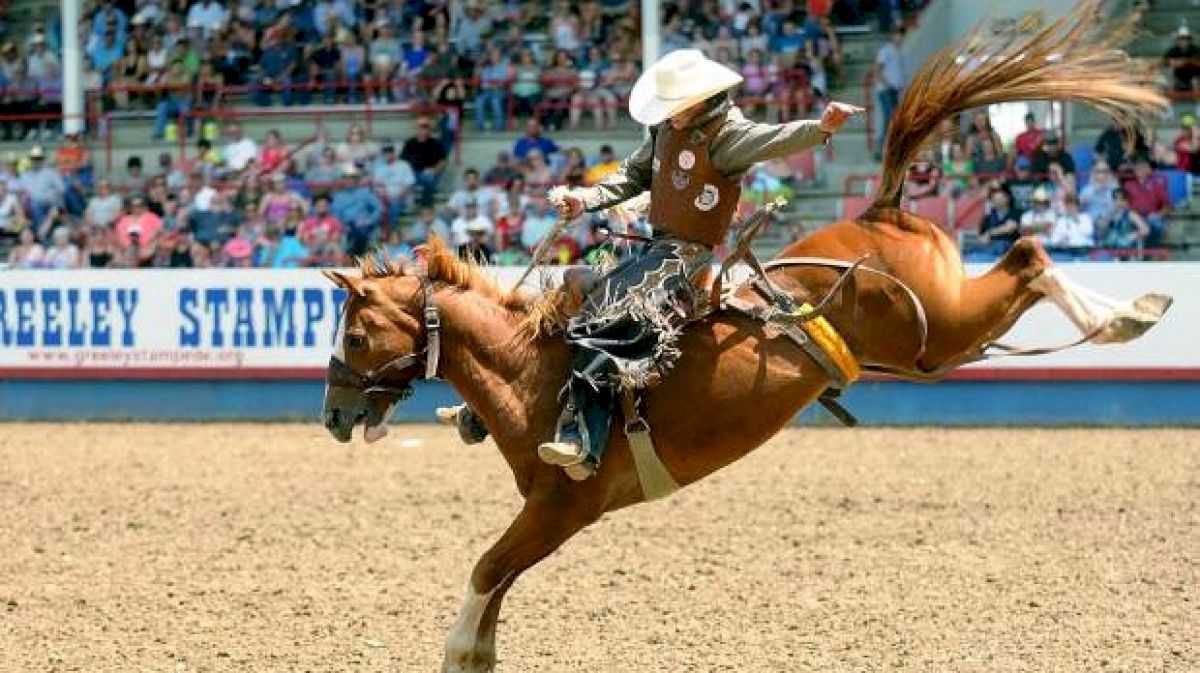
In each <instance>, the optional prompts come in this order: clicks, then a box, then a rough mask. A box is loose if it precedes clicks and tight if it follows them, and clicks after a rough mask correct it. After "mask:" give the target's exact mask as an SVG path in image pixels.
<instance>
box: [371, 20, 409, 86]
mask: <svg viewBox="0 0 1200 673" xmlns="http://www.w3.org/2000/svg"><path fill="white" fill-rule="evenodd" d="M367 54H368V56H369V58H370V59H371V78H372V79H373V80H374V81H375V86H374V87H373V88H374V95H375V102H376V103H391V102H394V101H395V100H397V97H396V92H395V90H393V88H392V81H393V80H394V79H396V77H397V75H399V74H400V64H401V62H402V61H401V57H402V56H403V54H402V52H401V50H400V40H399V39H398V38H397V37H396V33H395V31H394V30H393V29H392V25H391V24H390V23H388V20H387V19H386V18H380V19H376V21H375V36H374V37H373V38H372V39H371V44H370V45H369V46H368V48H367Z"/></svg>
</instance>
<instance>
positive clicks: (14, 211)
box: [0, 180, 29, 244]
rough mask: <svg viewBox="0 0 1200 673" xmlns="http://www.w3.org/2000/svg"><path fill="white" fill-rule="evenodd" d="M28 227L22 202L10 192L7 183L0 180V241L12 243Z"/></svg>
mask: <svg viewBox="0 0 1200 673" xmlns="http://www.w3.org/2000/svg"><path fill="white" fill-rule="evenodd" d="M28 225H29V221H28V218H26V216H25V208H24V207H23V206H22V205H21V200H20V199H19V198H17V195H16V194H14V193H13V192H11V191H9V190H8V182H7V181H5V180H0V241H3V242H4V243H6V244H7V243H11V242H12V241H13V240H15V239H16V238H17V237H18V235H19V234H20V233H21V231H23V230H24V229H25V228H26V227H27V226H28Z"/></svg>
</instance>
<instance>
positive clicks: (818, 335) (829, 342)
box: [796, 303, 859, 384]
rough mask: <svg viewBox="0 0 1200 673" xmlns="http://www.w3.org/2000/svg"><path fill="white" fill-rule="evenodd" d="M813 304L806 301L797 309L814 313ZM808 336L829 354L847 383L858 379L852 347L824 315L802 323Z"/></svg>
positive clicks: (800, 312)
mask: <svg viewBox="0 0 1200 673" xmlns="http://www.w3.org/2000/svg"><path fill="white" fill-rule="evenodd" d="M812 310H813V307H812V304H809V303H804V304H802V305H801V306H800V308H799V309H798V310H797V311H796V312H797V313H799V314H800V315H806V314H808V313H812ZM801 327H803V328H804V331H805V333H807V334H808V338H810V339H812V340H813V341H814V342H815V343H816V344H817V345H818V346H820V347H821V350H823V351H825V352H826V353H828V354H829V357H830V358H831V359H832V360H833V362H834V364H836V365H837V367H838V369H840V370H841V371H842V376H844V377H845V378H846V383H847V384H851V383H854V382H855V381H857V380H858V375H859V369H858V360H855V359H854V355H853V354H852V353H851V352H850V347H849V346H847V345H846V342H845V340H843V339H842V335H840V334H838V331H837V330H836V329H834V327H833V325H831V324H830V323H829V321H828V320H826V319H825V318H824V316H818V317H817V318H815V319H813V320H809V321H808V322H806V323H801Z"/></svg>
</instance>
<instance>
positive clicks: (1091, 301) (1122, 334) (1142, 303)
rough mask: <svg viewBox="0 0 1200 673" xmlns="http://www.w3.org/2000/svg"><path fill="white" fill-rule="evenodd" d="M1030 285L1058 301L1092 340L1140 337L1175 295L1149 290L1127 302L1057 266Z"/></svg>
mask: <svg viewBox="0 0 1200 673" xmlns="http://www.w3.org/2000/svg"><path fill="white" fill-rule="evenodd" d="M1030 287H1031V288H1033V289H1035V290H1037V291H1038V292H1040V293H1042V294H1043V295H1045V296H1046V298H1048V299H1049V300H1050V301H1052V302H1054V304H1055V305H1057V306H1058V307H1059V308H1060V309H1061V310H1062V312H1063V313H1064V314H1066V316H1067V317H1068V318H1069V319H1070V320H1071V322H1073V323H1075V326H1076V327H1077V328H1078V329H1079V332H1080V333H1081V334H1082V335H1084V336H1086V337H1088V341H1091V342H1092V343H1098V344H1106V343H1124V342H1126V341H1132V340H1134V339H1136V338H1138V337H1140V336H1141V335H1143V334H1145V333H1146V331H1147V330H1149V329H1150V328H1151V327H1153V326H1154V325H1155V324H1157V323H1158V321H1159V320H1160V319H1161V318H1162V316H1163V314H1164V313H1166V312H1167V309H1168V308H1170V307H1171V298H1170V297H1168V296H1166V295H1162V294H1146V295H1142V296H1141V297H1138V298H1137V299H1135V300H1133V301H1125V302H1122V301H1118V300H1115V299H1112V298H1109V297H1106V296H1104V295H1102V294H1100V293H1099V292H1095V291H1093V290H1089V289H1087V288H1086V287H1083V286H1082V285H1079V284H1077V283H1075V282H1074V281H1072V280H1071V279H1070V278H1067V275H1066V274H1065V273H1063V271H1062V270H1061V269H1058V268H1053V267H1052V268H1049V269H1046V271H1045V272H1043V273H1042V274H1041V275H1039V276H1038V277H1037V278H1035V279H1034V280H1033V282H1032V283H1030Z"/></svg>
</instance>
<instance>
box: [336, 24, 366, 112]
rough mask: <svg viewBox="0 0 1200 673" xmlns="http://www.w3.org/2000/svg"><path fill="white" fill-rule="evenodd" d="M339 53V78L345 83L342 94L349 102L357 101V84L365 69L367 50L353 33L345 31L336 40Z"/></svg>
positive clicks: (361, 78) (360, 80) (361, 79)
mask: <svg viewBox="0 0 1200 673" xmlns="http://www.w3.org/2000/svg"><path fill="white" fill-rule="evenodd" d="M338 45H339V46H338V52H339V53H340V54H341V79H342V80H343V81H344V82H345V83H346V87H345V88H344V89H343V94H344V96H345V98H346V100H347V102H350V103H357V102H358V84H359V83H360V82H362V81H363V78H364V76H365V74H366V71H367V50H366V48H365V47H363V45H362V43H361V42H359V41H358V38H357V37H355V35H354V33H351V32H350V31H346V33H345V34H344V35H343V36H342V37H341V39H339V40H338Z"/></svg>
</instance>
